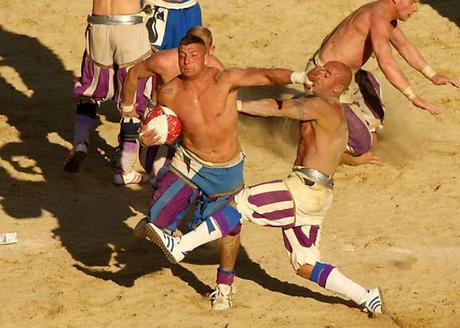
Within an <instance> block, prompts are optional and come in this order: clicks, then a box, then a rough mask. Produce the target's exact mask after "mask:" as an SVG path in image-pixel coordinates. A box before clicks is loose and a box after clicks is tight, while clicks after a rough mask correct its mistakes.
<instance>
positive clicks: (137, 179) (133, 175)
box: [113, 170, 149, 186]
mask: <svg viewBox="0 0 460 328" xmlns="http://www.w3.org/2000/svg"><path fill="white" fill-rule="evenodd" d="M147 181H149V176H148V175H147V174H142V173H139V172H137V171H134V170H133V171H131V172H129V173H122V172H120V173H116V174H115V175H114V176H113V183H114V184H116V185H120V186H123V185H129V184H142V183H146V182H147Z"/></svg>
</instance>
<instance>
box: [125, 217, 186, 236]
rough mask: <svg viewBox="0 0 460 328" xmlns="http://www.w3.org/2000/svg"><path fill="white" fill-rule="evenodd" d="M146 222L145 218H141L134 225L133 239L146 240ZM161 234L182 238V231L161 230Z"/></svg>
mask: <svg viewBox="0 0 460 328" xmlns="http://www.w3.org/2000/svg"><path fill="white" fill-rule="evenodd" d="M147 222H148V220H147V218H143V219H142V220H140V221H139V222H138V223H137V224H136V226H135V227H134V230H133V234H134V237H136V238H140V239H144V238H147V234H146V233H145V225H146V224H147ZM163 232H164V233H165V234H167V235H170V236H173V237H182V235H183V233H182V231H180V230H179V229H176V230H174V231H172V230H168V229H163Z"/></svg>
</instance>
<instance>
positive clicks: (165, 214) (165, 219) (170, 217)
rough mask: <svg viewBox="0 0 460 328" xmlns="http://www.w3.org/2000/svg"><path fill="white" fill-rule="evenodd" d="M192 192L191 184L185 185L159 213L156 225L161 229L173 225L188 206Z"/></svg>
mask: <svg viewBox="0 0 460 328" xmlns="http://www.w3.org/2000/svg"><path fill="white" fill-rule="evenodd" d="M192 192H193V190H192V189H191V188H190V187H189V186H187V185H184V187H182V188H181V190H180V191H179V192H178V193H176V195H175V196H174V197H173V198H172V199H171V201H170V202H169V203H168V204H167V205H166V206H165V207H163V208H162V209H161V211H160V213H158V215H157V217H156V218H155V220H154V222H155V225H156V226H157V227H158V228H160V229H163V228H166V227H168V226H169V225H171V224H172V223H173V222H174V221H175V220H176V218H177V216H178V215H179V214H180V213H181V212H182V211H183V210H184V208H185V207H186V206H187V204H188V200H189V199H190V196H191V195H192Z"/></svg>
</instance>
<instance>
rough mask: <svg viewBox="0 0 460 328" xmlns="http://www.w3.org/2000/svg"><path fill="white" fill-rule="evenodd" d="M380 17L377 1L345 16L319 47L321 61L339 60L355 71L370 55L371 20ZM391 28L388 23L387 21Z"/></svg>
mask: <svg viewBox="0 0 460 328" xmlns="http://www.w3.org/2000/svg"><path fill="white" fill-rule="evenodd" d="M378 18H380V19H381V11H380V8H379V3H378V2H372V3H369V4H366V5H364V6H362V7H360V8H358V9H357V10H355V11H354V12H353V13H352V14H350V15H349V16H348V17H347V18H345V19H344V20H343V21H342V22H341V23H340V24H339V25H338V26H337V27H336V28H335V30H334V31H333V32H332V33H331V34H330V35H329V36H328V37H326V39H325V41H323V45H322V46H321V49H320V59H321V60H322V61H323V62H328V61H340V62H342V63H344V64H346V65H347V66H348V67H350V69H351V70H352V71H353V73H355V72H356V71H357V70H358V69H359V68H361V66H363V65H364V64H365V63H366V62H367V60H368V59H369V58H370V56H371V55H372V52H373V51H372V44H371V40H370V28H371V22H372V20H375V19H378ZM388 26H389V28H391V25H390V23H388Z"/></svg>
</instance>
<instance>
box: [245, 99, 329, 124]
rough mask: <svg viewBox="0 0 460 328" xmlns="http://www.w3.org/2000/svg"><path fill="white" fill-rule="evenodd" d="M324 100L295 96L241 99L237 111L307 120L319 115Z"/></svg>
mask: <svg viewBox="0 0 460 328" xmlns="http://www.w3.org/2000/svg"><path fill="white" fill-rule="evenodd" d="M324 105H325V103H324V100H322V99H320V98H316V97H314V98H297V99H291V100H284V101H282V100H274V99H263V100H252V101H251V100H243V101H242V102H241V106H240V107H241V108H238V111H240V112H242V113H246V114H250V115H254V116H262V117H288V118H292V119H294V120H299V121H309V120H314V119H317V118H318V117H319V116H320V113H321V108H322V107H324Z"/></svg>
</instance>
